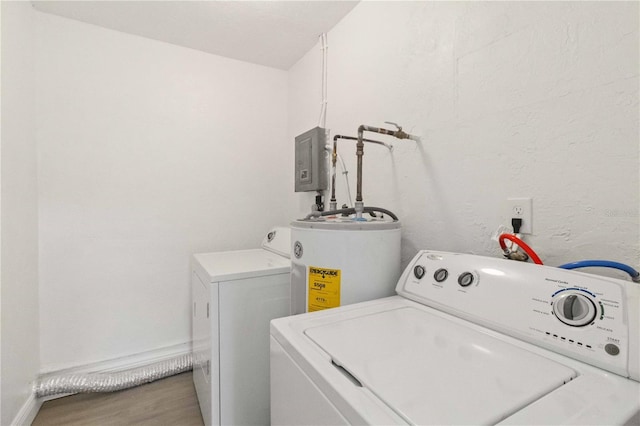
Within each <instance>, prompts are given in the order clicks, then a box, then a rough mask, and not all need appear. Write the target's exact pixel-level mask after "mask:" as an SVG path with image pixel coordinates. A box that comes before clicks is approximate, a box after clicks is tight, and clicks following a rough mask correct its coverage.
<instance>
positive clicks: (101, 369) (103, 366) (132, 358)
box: [38, 342, 191, 408]
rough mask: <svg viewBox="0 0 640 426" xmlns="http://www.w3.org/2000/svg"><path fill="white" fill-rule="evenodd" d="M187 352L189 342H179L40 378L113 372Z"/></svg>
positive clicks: (58, 396) (61, 395)
mask: <svg viewBox="0 0 640 426" xmlns="http://www.w3.org/2000/svg"><path fill="white" fill-rule="evenodd" d="M189 353H191V342H186V343H180V344H177V345H172V346H167V347H164V348H159V349H154V350H151V351H146V352H140V353H137V354H132V355H127V356H123V357H119V358H113V359H109V360H105V361H100V362H93V363H89V364H83V365H78V366H75V367H69V368H64V369H59V370H49V371H47V372H43V373H41V374H40V379H45V378H47V377H51V376H58V375H67V374H86V373H113V372H117V371H124V370H130V369H132V368H138V367H144V366H147V365H151V364H155V363H156V362H162V361H166V360H169V359H172V358H176V357H179V356H182V355H187V354H189ZM68 395H71V394H59V395H50V396H46V397H43V398H39V399H40V400H41V403H42V402H44V401H49V400H52V399H57V398H61V397H63V396H68ZM38 408H39V407H38Z"/></svg>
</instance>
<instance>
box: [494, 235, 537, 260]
mask: <svg viewBox="0 0 640 426" xmlns="http://www.w3.org/2000/svg"><path fill="white" fill-rule="evenodd" d="M504 240H509V241H512V242H514V243H516V244H517V245H518V246H519V247H520V248H521V249H522V250H524V251H525V253H527V254H528V255H529V257H530V258H531V260H533V262H534V263H537V264H538V265H542V260H540V258H539V257H538V255H537V254H536V252H535V251H533V249H532V248H531V247H529V245H528V244H527V243H525V242H524V241H522V240H521V239H520V238H518V237H516V236H515V235H511V234H502V235H500V237H499V238H498V242H499V243H500V248H502V250H505V251H506V250H507V244H506V243H505V242H504Z"/></svg>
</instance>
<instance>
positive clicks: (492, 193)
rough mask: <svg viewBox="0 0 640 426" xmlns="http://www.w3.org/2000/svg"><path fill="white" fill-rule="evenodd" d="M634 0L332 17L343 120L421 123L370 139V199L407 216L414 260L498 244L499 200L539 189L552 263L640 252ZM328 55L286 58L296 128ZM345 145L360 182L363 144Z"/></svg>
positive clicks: (378, 8) (537, 217) (314, 112)
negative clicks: (398, 135) (358, 150)
mask: <svg viewBox="0 0 640 426" xmlns="http://www.w3.org/2000/svg"><path fill="white" fill-rule="evenodd" d="M638 6H639V4H638V3H637V2H362V3H360V4H359V5H358V6H356V8H355V9H354V10H353V11H352V12H351V13H350V14H349V15H347V17H346V18H345V19H343V20H342V21H341V22H340V23H339V24H338V25H337V26H336V27H334V29H333V30H331V31H330V32H329V34H328V40H329V61H328V64H329V78H328V81H329V87H328V96H329V104H328V119H327V127H328V128H330V130H331V132H332V135H334V134H346V135H352V136H356V132H357V128H358V126H359V125H360V124H368V125H373V126H384V121H385V120H388V121H395V122H398V123H400V124H402V125H403V126H404V128H405V130H407V131H409V132H410V133H416V134H418V135H420V136H421V137H422V138H423V141H422V143H419V144H416V143H414V142H412V141H397V140H392V139H390V138H388V137H384V136H379V138H380V139H383V140H385V141H388V142H393V143H394V145H395V149H394V151H393V153H389V152H388V151H386V150H385V149H384V148H382V147H379V146H372V145H366V146H365V154H364V172H363V173H364V183H363V196H364V201H365V205H374V206H380V207H386V208H388V209H390V210H392V211H394V212H396V213H397V214H398V215H399V216H400V218H401V220H402V223H403V264H406V263H407V262H408V261H409V260H410V258H411V257H412V256H413V255H414V254H415V253H416V251H417V250H419V249H424V248H427V249H438V250H448V251H458V252H469V253H476V254H483V255H492V256H494V255H495V256H499V255H500V252H499V249H498V245H497V243H496V242H494V241H491V240H490V237H491V234H492V233H493V232H494V230H495V229H496V228H497V226H498V225H499V224H501V223H504V224H508V223H509V222H510V221H508V220H507V219H508V218H507V217H505V213H504V210H503V209H504V207H503V202H504V201H505V200H506V199H507V198H510V197H533V230H534V234H533V235H531V236H528V237H527V241H528V242H529V243H530V245H532V246H533V247H534V249H536V250H537V252H538V254H539V255H540V256H541V257H542V258H543V260H544V261H545V262H546V263H548V264H550V265H559V264H561V263H564V262H568V261H575V260H581V259H588V258H604V259H610V260H616V261H619V262H624V263H628V264H631V265H633V266H635V267H640V265H639V264H638V259H639V258H640V241H639V233H638V231H639V225H638V223H639V212H638V208H639V196H638V194H639V184H638V182H639V179H638V166H639V158H638V147H639V136H638V135H639V127H638V116H639V114H638V75H639V42H638V40H639V37H638V27H639V25H638ZM320 58H321V56H320V53H319V51H318V49H317V48H316V49H313V50H312V51H310V52H308V54H307V55H306V56H305V57H304V58H303V59H301V60H300V61H299V62H298V63H297V64H296V65H295V66H294V67H293V68H292V69H291V70H290V75H289V99H288V109H289V117H290V120H289V139H292V138H293V137H294V136H295V135H297V134H299V133H302V132H303V131H305V130H306V129H308V128H309V127H311V126H314V125H316V120H317V116H318V112H319V107H318V105H319V102H320V90H319V87H320V69H321V65H320ZM366 136H368V137H371V138H373V137H374V136H375V135H374V134H371V133H366ZM340 152H341V153H342V155H343V156H344V157H345V161H347V164H348V169H349V172H350V173H349V176H350V178H351V188H352V189H354V190H355V172H356V169H355V158H356V157H355V148H354V146H353V144H352V143H351V142H343V143H341V145H340ZM338 182H339V184H340V186H339V191H338V196H339V200H338V201H339V203H340V204H341V203H343V202H345V201H346V197H345V195H344V192H342V193H341V191H343V190H344V183H343V180H342V179H341V177H340V173H339V177H338ZM309 204H311V198H310V197H309V196H308V195H302V196H297V197H296V198H294V199H293V201H292V205H293V207H292V208H293V209H300V210H301V211H300V214H301V213H302V210H303V209H306V208H307V205H309ZM599 272H603V271H599ZM612 274H613V275H614V276H619V277H621V278H626V276H625V274H623V273H617V272H613V273H612Z"/></svg>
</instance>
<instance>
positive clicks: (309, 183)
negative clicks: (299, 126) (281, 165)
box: [295, 127, 328, 192]
mask: <svg viewBox="0 0 640 426" xmlns="http://www.w3.org/2000/svg"><path fill="white" fill-rule="evenodd" d="M326 139H327V138H326V132H325V129H323V128H322V127H315V128H313V129H311V130H309V131H307V132H304V133H303V134H301V135H299V136H296V165H295V173H296V175H295V191H296V192H305V191H323V190H325V189H327V182H328V179H327V159H326V156H325V146H326V144H327V140H326Z"/></svg>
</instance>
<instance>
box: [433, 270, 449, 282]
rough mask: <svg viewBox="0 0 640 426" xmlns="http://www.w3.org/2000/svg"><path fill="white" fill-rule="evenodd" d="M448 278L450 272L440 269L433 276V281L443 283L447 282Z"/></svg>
mask: <svg viewBox="0 0 640 426" xmlns="http://www.w3.org/2000/svg"><path fill="white" fill-rule="evenodd" d="M448 276H449V271H447V270H446V269H444V268H440V269H438V270H437V271H436V272H435V273H434V274H433V279H434V280H436V282H439V283H441V282H442V281H444V280H446V279H447V277H448Z"/></svg>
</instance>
